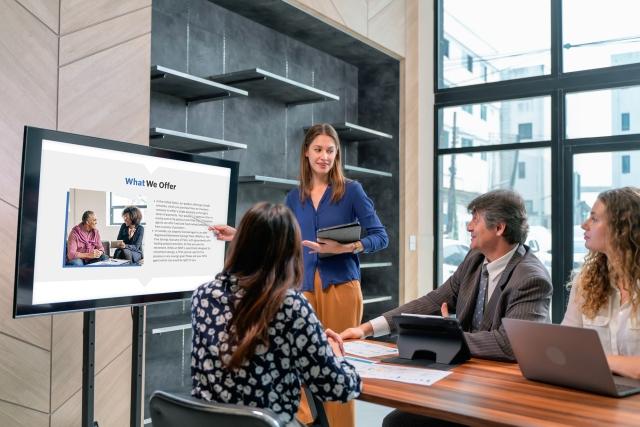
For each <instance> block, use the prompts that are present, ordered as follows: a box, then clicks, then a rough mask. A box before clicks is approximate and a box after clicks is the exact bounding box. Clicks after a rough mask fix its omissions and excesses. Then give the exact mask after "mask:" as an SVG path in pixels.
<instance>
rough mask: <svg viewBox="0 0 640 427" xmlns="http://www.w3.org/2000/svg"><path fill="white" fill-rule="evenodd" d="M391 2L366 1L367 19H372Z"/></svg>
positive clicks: (380, 0)
mask: <svg viewBox="0 0 640 427" xmlns="http://www.w3.org/2000/svg"><path fill="white" fill-rule="evenodd" d="M392 1H393V0H367V5H368V8H369V15H368V16H369V19H371V18H373V17H374V16H375V15H377V14H378V13H379V12H380V11H381V10H382V9H384V8H385V7H387V6H389V3H391V2H392Z"/></svg>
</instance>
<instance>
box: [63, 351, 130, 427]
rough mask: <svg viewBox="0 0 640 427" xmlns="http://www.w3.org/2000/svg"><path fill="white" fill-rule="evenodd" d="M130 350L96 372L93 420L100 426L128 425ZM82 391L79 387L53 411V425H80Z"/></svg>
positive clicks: (75, 426)
mask: <svg viewBox="0 0 640 427" xmlns="http://www.w3.org/2000/svg"><path fill="white" fill-rule="evenodd" d="M130 376H131V352H129V351H124V352H122V353H121V354H120V355H119V356H118V357H117V358H116V359H114V360H113V361H111V363H110V364H109V365H108V366H106V367H105V368H104V369H102V370H101V371H100V372H97V374H96V380H95V381H96V382H95V395H94V400H95V405H94V411H95V413H94V419H95V420H96V421H98V422H99V423H100V427H122V426H126V425H129V410H130V404H129V402H130V397H129V396H130V395H131V382H130ZM81 416H82V394H81V392H80V390H78V391H77V392H76V393H74V394H73V396H72V397H71V398H70V399H68V400H67V401H65V402H64V403H63V405H62V406H60V407H59V408H57V409H56V410H54V411H53V412H52V414H51V427H80V425H81V419H80V418H81Z"/></svg>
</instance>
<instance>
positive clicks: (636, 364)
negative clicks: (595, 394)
mask: <svg viewBox="0 0 640 427" xmlns="http://www.w3.org/2000/svg"><path fill="white" fill-rule="evenodd" d="M607 362H608V363H609V368H610V369H611V372H613V373H614V374H617V375H622V376H623V377H628V378H633V379H636V380H640V356H607Z"/></svg>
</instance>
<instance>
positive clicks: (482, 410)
mask: <svg viewBox="0 0 640 427" xmlns="http://www.w3.org/2000/svg"><path fill="white" fill-rule="evenodd" d="M452 372H453V373H452V374H451V375H449V376H448V377H446V378H445V379H443V380H440V381H438V382H437V383H435V384H434V385H432V386H430V387H428V386H420V385H414V384H406V383H399V382H394V381H386V380H374V379H364V388H363V392H362V394H361V395H360V399H361V400H365V401H368V402H372V403H378V404H381V405H385V406H391V407H394V408H398V409H400V410H403V411H406V412H412V413H416V414H421V415H426V416H431V417H435V418H440V419H444V420H448V421H454V422H457V423H461V424H467V425H472V426H491V425H499V426H504V425H515V426H536V427H537V426H558V425H570V426H604V425H615V426H640V394H636V395H634V396H630V397H625V398H619V399H617V398H613V397H605V396H600V395H596V394H591V393H586V392H581V391H578V390H572V389H568V388H563V387H556V386H552V385H548V384H544V383H540V382H535V381H529V380H527V379H526V378H524V377H523V376H522V374H521V372H520V369H519V368H518V365H517V364H514V363H502V362H494V361H490V360H482V359H471V360H470V361H468V362H466V363H463V364H462V365H459V366H457V367H455V368H453V369H452ZM585 375H589V373H588V372H585Z"/></svg>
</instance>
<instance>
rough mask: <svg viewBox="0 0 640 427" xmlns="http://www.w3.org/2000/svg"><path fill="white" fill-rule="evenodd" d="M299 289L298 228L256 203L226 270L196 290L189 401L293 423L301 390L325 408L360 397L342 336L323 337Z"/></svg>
mask: <svg viewBox="0 0 640 427" xmlns="http://www.w3.org/2000/svg"><path fill="white" fill-rule="evenodd" d="M301 282H302V242H301V239H300V229H299V228H298V225H297V222H296V219H295V217H294V216H293V214H292V213H291V211H290V210H289V209H288V208H286V207H285V206H284V205H280V204H271V203H259V204H257V205H255V206H254V207H252V208H251V209H250V210H249V211H248V212H247V213H246V214H245V215H244V217H243V218H242V221H241V222H240V226H239V227H238V230H237V232H236V234H235V239H234V240H233V241H232V242H231V246H230V248H229V253H228V255H227V260H226V262H225V265H224V271H223V272H222V273H220V274H218V275H217V276H216V278H215V280H214V281H212V282H209V283H205V284H203V285H201V286H200V287H199V288H198V289H196V290H195V292H194V294H193V299H192V308H191V318H192V321H191V323H192V326H193V348H192V352H191V373H192V378H193V390H192V394H193V395H194V396H196V397H199V398H202V399H205V400H214V401H218V402H224V403H237V404H244V405H248V406H255V407H260V408H269V409H271V410H273V411H274V412H275V413H276V414H277V415H278V416H279V417H280V418H281V419H282V420H283V421H285V422H287V423H291V425H299V424H298V421H297V420H296V419H295V418H294V415H295V413H296V411H297V410H298V406H299V404H300V390H301V386H302V385H303V384H304V385H306V386H307V387H308V388H309V390H310V391H311V392H312V393H313V395H314V396H316V397H318V398H320V399H321V400H324V401H339V402H346V401H348V400H351V399H353V398H355V397H357V396H358V395H359V394H360V390H361V381H360V377H359V376H358V374H357V373H356V371H355V368H354V367H353V366H351V365H350V364H349V363H348V362H347V361H346V360H344V358H343V357H342V356H343V350H342V348H341V340H340V336H339V335H338V334H336V333H335V332H333V331H331V330H326V331H323V329H322V325H321V324H320V322H319V321H318V318H317V317H316V314H315V313H314V311H313V308H311V305H310V304H309V302H308V301H307V300H306V299H305V298H304V297H303V296H302V294H301V293H300V292H299V291H298V290H296V289H297V288H298V287H299V286H300V284H301Z"/></svg>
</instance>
